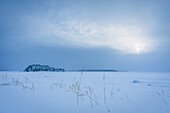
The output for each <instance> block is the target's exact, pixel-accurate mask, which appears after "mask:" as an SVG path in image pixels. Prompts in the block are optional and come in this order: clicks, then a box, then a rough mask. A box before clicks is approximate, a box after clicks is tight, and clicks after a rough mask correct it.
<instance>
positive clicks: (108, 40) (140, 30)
mask: <svg viewBox="0 0 170 113" xmlns="http://www.w3.org/2000/svg"><path fill="white" fill-rule="evenodd" d="M75 9H76V8H75ZM75 9H74V8H68V7H67V8H62V10H59V11H58V10H56V9H50V8H49V9H48V10H47V11H45V12H42V13H37V14H32V15H26V16H25V17H24V20H25V21H26V22H27V31H28V34H29V35H30V38H31V39H30V40H34V42H38V43H39V44H42V45H46V46H58V45H59V46H77V47H78V46H81V47H88V48H90V47H93V48H94V47H106V48H111V49H113V50H116V51H119V52H121V53H125V54H127V53H135V54H139V53H147V52H151V51H154V50H155V48H156V47H157V46H158V45H159V43H160V41H159V40H157V39H156V38H155V37H153V36H152V34H151V31H152V28H153V25H154V23H155V21H154V20H155V19H153V18H154V15H151V16H149V17H147V18H148V20H147V21H146V20H142V21H141V20H140V16H138V15H137V14H136V15H135V16H133V13H134V12H133V13H132V14H131V13H129V16H125V17H126V18H124V19H119V18H118V17H115V16H114V13H116V12H113V16H112V17H111V19H109V20H108V21H107V17H106V19H103V18H104V17H102V19H101V20H95V19H94V17H95V16H96V15H93V16H90V17H92V19H91V18H90V19H89V15H88V14H87V12H90V10H86V11H85V12H83V14H81V13H82V12H81V11H79V12H75ZM98 15H99V14H98ZM117 15H119V14H117ZM121 15H122V14H121ZM147 15H148V14H147ZM99 16H100V15H99ZM102 16H104V15H102ZM142 16H146V15H145V14H142ZM152 19H153V20H152ZM150 20H152V23H151V22H148V21H150ZM144 23H145V25H143V24H144ZM148 23H151V24H152V26H151V24H148ZM154 38H155V39H154Z"/></svg>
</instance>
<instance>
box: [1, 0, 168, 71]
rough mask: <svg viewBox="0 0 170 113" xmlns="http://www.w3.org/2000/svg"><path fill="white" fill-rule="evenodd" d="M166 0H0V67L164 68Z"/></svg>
mask: <svg viewBox="0 0 170 113" xmlns="http://www.w3.org/2000/svg"><path fill="white" fill-rule="evenodd" d="M169 18H170V1H169V0H0V70H23V69H24V68H25V67H27V66H28V65H29V64H34V63H39V64H47V65H50V66H54V67H63V68H65V69H82V68H86V69H91V68H109V69H122V70H128V71H156V72H157V71H160V72H167V71H170V60H169V59H170V37H169V36H170V27H169V26H170V20H169Z"/></svg>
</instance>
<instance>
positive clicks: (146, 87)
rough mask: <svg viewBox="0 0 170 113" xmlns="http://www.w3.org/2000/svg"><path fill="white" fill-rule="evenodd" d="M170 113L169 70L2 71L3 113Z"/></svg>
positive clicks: (0, 108) (0, 109) (0, 100)
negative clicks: (142, 71)
mask: <svg viewBox="0 0 170 113" xmlns="http://www.w3.org/2000/svg"><path fill="white" fill-rule="evenodd" d="M108 112H111V113H169V112H170V73H132V72H83V73H81V72H0V113H108Z"/></svg>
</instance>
